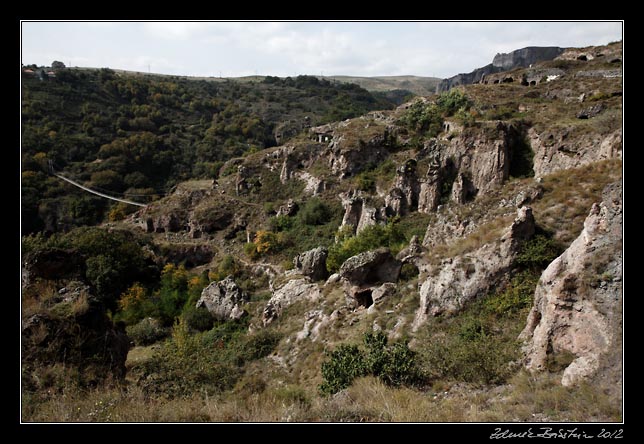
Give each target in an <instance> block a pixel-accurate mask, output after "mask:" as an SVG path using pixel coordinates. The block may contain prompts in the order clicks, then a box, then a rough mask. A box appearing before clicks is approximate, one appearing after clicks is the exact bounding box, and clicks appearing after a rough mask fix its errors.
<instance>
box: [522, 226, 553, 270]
mask: <svg viewBox="0 0 644 444" xmlns="http://www.w3.org/2000/svg"><path fill="white" fill-rule="evenodd" d="M562 251H563V248H562V247H561V245H559V244H558V243H557V241H555V240H554V239H552V238H550V237H548V236H546V235H545V234H541V233H540V234H537V235H535V236H534V237H533V238H532V239H530V240H529V241H527V242H525V243H524V244H523V246H522V247H521V251H520V252H519V254H518V255H517V258H516V261H515V262H516V264H517V265H519V266H521V267H524V268H528V269H531V270H543V269H545V268H546V267H547V266H548V265H549V264H550V263H551V262H552V261H553V260H555V259H556V258H557V256H559V255H560V254H561V253H562Z"/></svg>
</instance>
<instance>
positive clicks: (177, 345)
mask: <svg viewBox="0 0 644 444" xmlns="http://www.w3.org/2000/svg"><path fill="white" fill-rule="evenodd" d="M247 332H248V322H247V321H226V322H216V323H215V325H214V327H213V328H212V329H211V330H209V331H206V332H203V333H195V334H192V333H191V332H190V329H189V327H188V325H187V323H186V321H185V318H183V317H182V318H180V319H179V321H178V322H177V323H175V325H174V327H173V329H172V338H171V340H169V341H166V342H165V343H163V345H162V346H161V347H160V348H159V349H158V350H157V351H156V352H155V353H154V355H153V356H152V358H151V359H149V360H147V361H146V362H144V363H143V364H142V365H141V367H140V368H139V369H138V372H139V373H138V384H139V386H141V388H142V389H143V390H144V392H145V393H147V394H157V395H164V396H168V397H171V398H174V397H191V396H194V394H195V393H217V392H221V391H224V390H229V389H231V388H233V387H234V385H235V383H236V382H237V381H238V380H239V379H240V377H241V376H242V375H243V372H244V365H245V364H246V362H248V361H251V360H254V359H259V358H261V357H264V356H266V355H268V354H269V353H271V351H272V350H273V349H274V347H275V345H276V344H277V341H278V340H279V337H278V336H277V335H276V334H275V333H273V332H269V331H262V332H258V333H255V334H252V335H248V333H247Z"/></svg>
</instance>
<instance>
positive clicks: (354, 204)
mask: <svg viewBox="0 0 644 444" xmlns="http://www.w3.org/2000/svg"><path fill="white" fill-rule="evenodd" d="M340 200H341V201H342V206H343V207H344V216H343V217H342V224H341V227H343V226H345V225H351V226H352V227H353V228H354V233H356V234H357V233H360V232H361V231H362V230H364V229H365V228H366V227H368V226H370V225H375V224H377V223H378V222H379V221H380V220H382V214H381V211H379V210H378V209H376V208H374V207H371V206H369V205H368V204H367V201H366V197H364V195H363V193H362V192H361V191H355V190H354V191H349V192H346V193H340Z"/></svg>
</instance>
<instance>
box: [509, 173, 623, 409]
mask: <svg viewBox="0 0 644 444" xmlns="http://www.w3.org/2000/svg"><path fill="white" fill-rule="evenodd" d="M622 217H623V216H622V185H621V183H619V182H617V183H613V184H611V185H608V186H607V187H606V188H605V189H604V192H603V200H602V202H601V203H600V204H594V205H593V207H592V209H591V210H590V214H589V215H588V217H587V218H586V220H585V222H584V229H583V231H582V232H581V234H580V235H579V237H578V238H577V239H575V241H574V242H573V243H572V244H571V245H570V247H568V249H567V250H566V251H564V252H563V254H562V255H561V256H559V257H558V258H557V259H555V260H554V261H553V262H552V263H551V264H550V265H549V266H548V268H546V270H545V271H544V272H543V273H542V275H541V278H540V279H539V283H538V284H537V288H536V291H535V296H534V305H533V307H532V310H531V311H530V314H529V315H528V321H527V325H526V327H525V329H524V330H523V332H522V333H521V335H520V339H522V340H524V341H525V347H524V351H525V354H526V362H525V364H526V367H527V368H528V369H529V370H532V371H542V370H545V369H546V367H547V359H548V357H549V355H551V354H558V353H561V352H569V353H572V354H573V355H574V357H575V359H574V360H573V361H572V363H571V364H570V365H569V366H568V367H567V368H566V369H565V370H564V373H563V377H562V380H561V382H562V384H563V385H566V386H568V385H572V384H575V383H577V382H578V381H581V380H583V379H587V378H592V377H595V378H599V379H600V380H601V381H602V382H604V383H605V385H606V387H608V389H609V390H611V391H614V392H615V393H616V394H618V395H619V396H621V373H622V358H621V345H622V334H623V321H622V301H623V292H622V267H623V258H622V255H623V250H622V230H623V219H622ZM600 369H601V370H600Z"/></svg>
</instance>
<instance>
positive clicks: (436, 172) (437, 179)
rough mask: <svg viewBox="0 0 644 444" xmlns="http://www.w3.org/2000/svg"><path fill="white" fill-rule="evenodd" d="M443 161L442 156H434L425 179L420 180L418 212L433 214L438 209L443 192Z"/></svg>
mask: <svg viewBox="0 0 644 444" xmlns="http://www.w3.org/2000/svg"><path fill="white" fill-rule="evenodd" d="M441 179H442V173H441V161H440V156H438V155H434V156H432V158H431V160H430V162H429V167H428V168H427V173H425V177H424V178H422V179H419V182H420V185H419V191H418V211H420V212H421V213H431V212H432V211H434V210H436V208H438V204H439V202H440V197H441V196H440V191H441Z"/></svg>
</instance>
